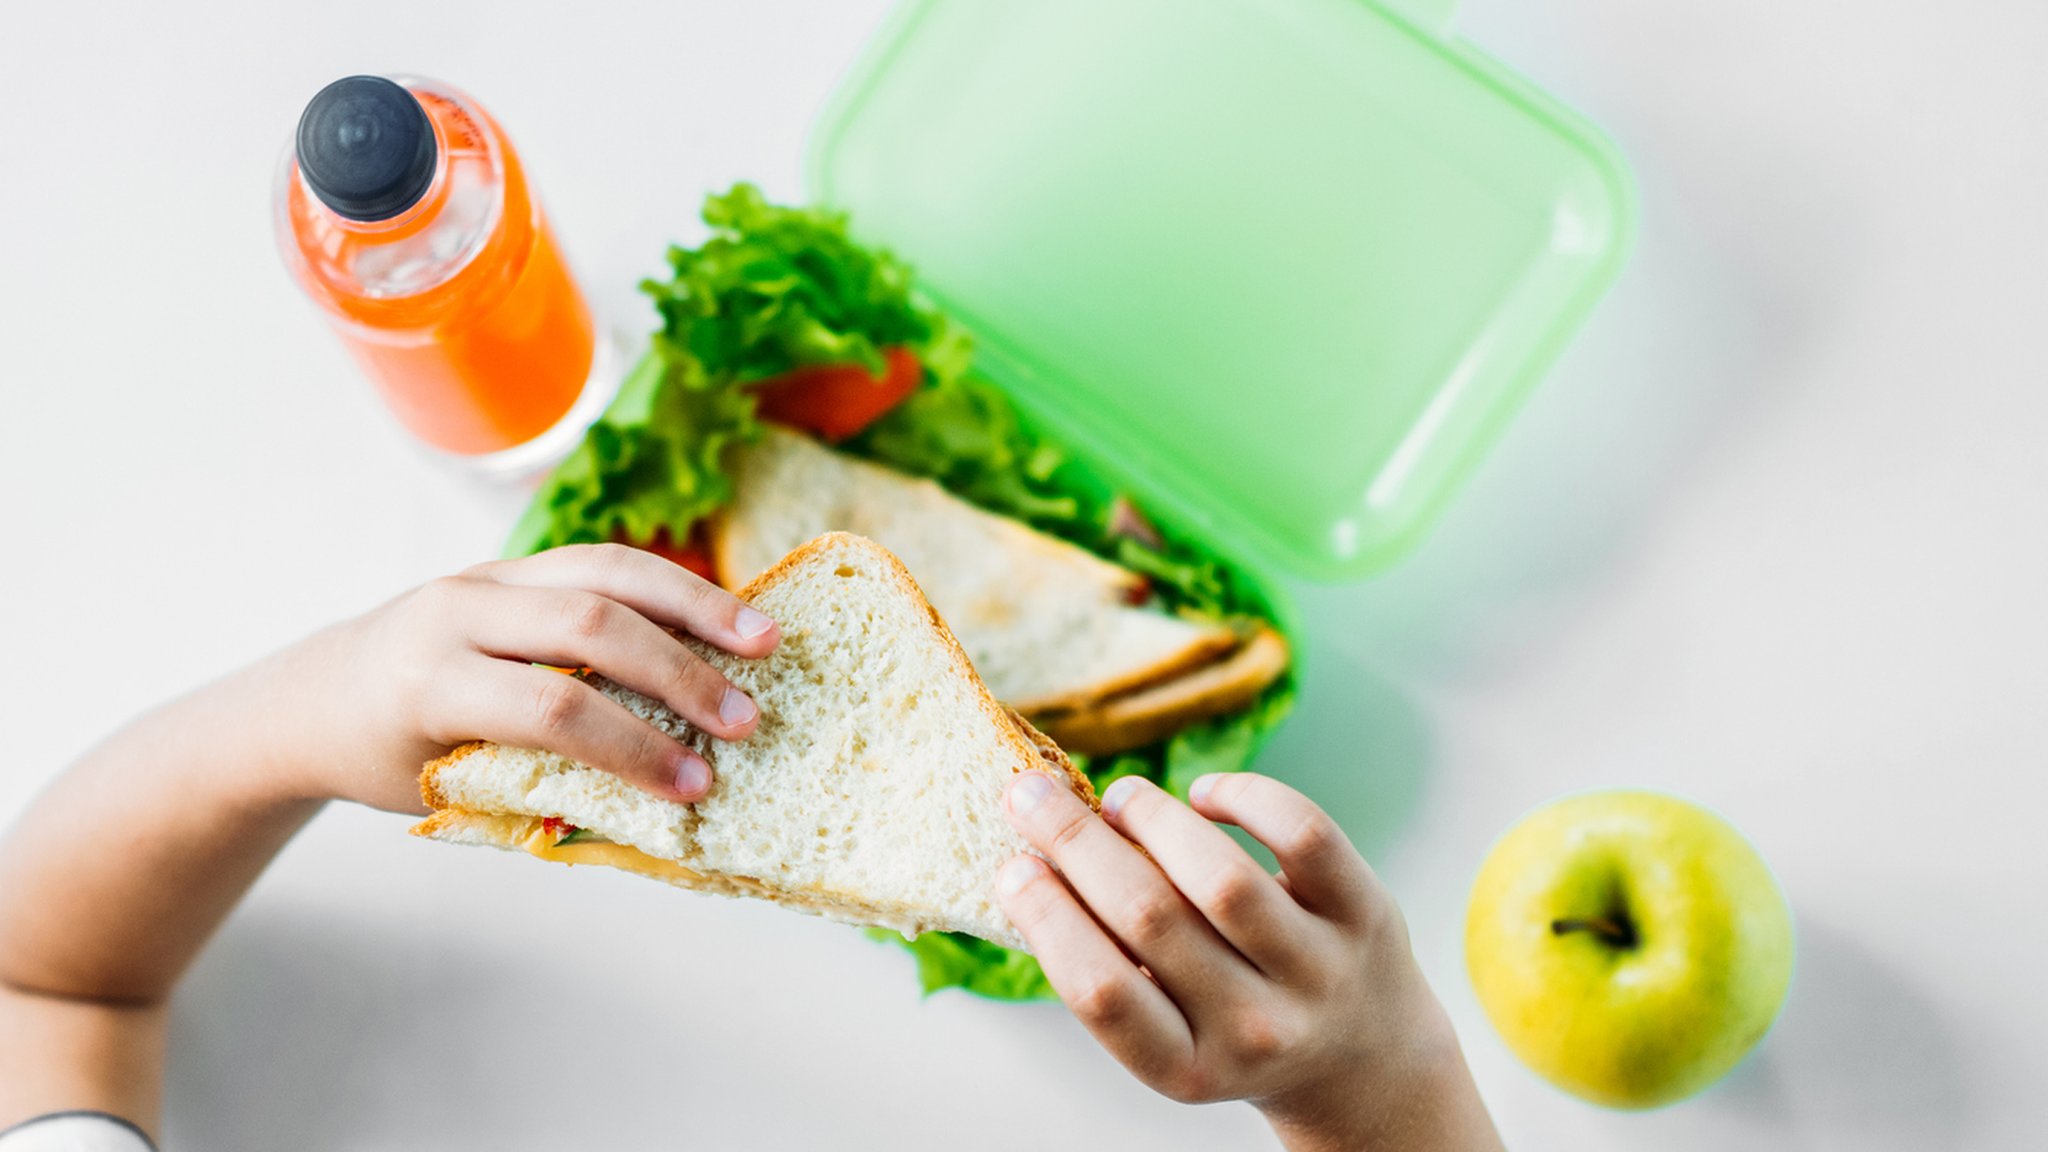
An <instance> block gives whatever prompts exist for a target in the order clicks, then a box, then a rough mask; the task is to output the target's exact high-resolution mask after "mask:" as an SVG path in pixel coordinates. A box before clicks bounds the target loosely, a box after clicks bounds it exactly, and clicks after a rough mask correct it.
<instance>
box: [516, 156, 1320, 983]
mask: <svg viewBox="0 0 2048 1152" xmlns="http://www.w3.org/2000/svg"><path fill="white" fill-rule="evenodd" d="M704 222H705V223H706V224H707V225H709V226H710V228H711V237H710V238H709V239H708V240H706V241H705V242H704V243H703V244H701V245H699V246H698V247H696V248H682V247H676V248H671V249H670V250H669V253H668V262H669V267H670V273H671V274H670V276H669V278H668V279H666V280H649V281H647V282H646V283H644V284H642V285H641V288H642V290H643V291H644V292H646V293H647V294H648V295H649V296H650V297H652V299H653V300H654V304H655V309H656V311H657V312H658V313H659V314H660V316H661V328H660V330H659V331H658V332H656V333H655V335H654V337H653V340H652V342H651V344H650V347H649V349H648V353H647V355H646V357H645V358H644V359H643V360H642V361H641V362H640V364H639V366H638V367H637V368H635V370H634V371H633V373H632V374H631V375H630V376H629V377H628V378H627V380H626V381H625V382H624V384H623V385H622V386H621V388H620V391H619V395H618V397H617V398H616V399H615V400H614V401H613V403H612V405H611V407H610V409H609V410H608V411H606V413H605V414H604V416H603V417H602V418H601V419H600V420H599V421H598V422H597V423H596V424H594V425H592V427H591V428H590V430H589V432H588V433H587V434H586V435H585V436H584V438H583V441H582V443H581V444H579V445H578V446H577V448H576V449H575V451H574V452H572V453H571V454H570V455H569V457H568V458H567V459H565V460H564V461H563V462H562V463H561V464H560V465H559V466H558V467H556V468H555V470H554V471H553V472H552V473H551V474H550V475H549V476H548V478H547V479H546V480H545V481H544V482H543V484H542V486H541V488H540V491H539V492H537V493H536V494H535V496H534V499H533V501H532V503H531V504H530V505H529V506H528V508H527V511H526V514H525V515H524V516H523V517H522V518H521V519H520V522H519V524H518V526H517V527H516V528H515V529H514V531H513V533H512V538H511V540H510V542H509V543H508V546H507V552H508V553H509V554H513V555H524V554H527V553H530V552H536V551H539V550H541V549H544V548H551V547H555V546H557V545H562V544H574V543H586V542H594V541H603V540H610V539H617V538H624V539H629V540H633V541H636V542H645V541H647V540H649V539H651V538H652V537H653V536H654V535H655V533H656V532H657V531H661V530H666V531H667V532H668V534H669V536H670V538H671V539H674V540H682V539H684V538H686V537H687V535H688V533H689V530H690V529H691V527H692V526H693V525H695V524H696V522H697V521H698V520H699V519H701V518H702V517H704V516H706V515H708V514H709V513H711V512H712V511H715V510H716V509H717V508H718V507H719V506H720V505H721V504H723V503H724V502H725V501H727V500H728V499H730V498H731V494H732V484H731V480H730V478H729V477H728V476H727V474H726V472H725V471H724V469H723V466H722V464H721V459H722V457H723V454H724V452H725V449H726V447H727V446H728V445H730V444H732V443H734V442H735V441H745V440H750V439H752V438H753V437H755V436H756V435H758V432H759V422H758V419H757V418H756V416H755V411H754V407H755V405H754V400H753V397H752V396H751V394H750V393H749V392H748V390H747V385H749V384H752V383H755V382H758V381H761V380H767V379H772V378H774V377H776V376H779V375H782V374H783V373H785V372H788V371H790V370H791V369H793V368H798V367H802V366H805V365H809V364H824V363H860V364H863V365H865V366H867V368H868V369H869V370H870V371H876V370H879V369H880V368H881V366H882V363H883V361H882V354H883V350H884V349H887V348H891V347H898V346H901V347H906V348H909V349H910V350H911V351H912V352H914V353H915V354H916V356H917V358H918V361H919V363H920V364H921V365H922V366H923V368H924V379H923V382H922V384H921V385H920V387H919V389H918V391H916V392H914V393H913V394H912V395H911V396H910V397H909V398H907V399H906V400H905V401H904V402H903V403H902V404H900V405H898V406H897V407H896V408H895V409H894V410H892V411H890V412H889V413H887V414H886V415H884V416H883V417H882V418H881V419H880V420H878V421H876V422H875V423H874V424H873V425H872V426H870V427H869V428H867V429H866V430H865V431H863V432H861V433H860V434H859V435H857V436H855V437H853V438H852V439H850V440H848V441H847V442H845V443H843V444H841V445H839V448H840V449H841V450H842V451H845V452H849V453H852V454H854V455H857V456H863V457H866V458H868V459H871V460H874V461H877V462H879V463H883V464H887V465H889V466H890V467H892V468H895V469H897V470H899V471H902V472H906V473H909V474H912V475H917V476H927V477H931V478H932V479H934V480H937V481H938V482H939V483H940V484H941V485H943V486H944V487H946V488H947V489H948V490H949V491H952V492H953V493H955V494H956V495H959V496H960V497H962V498H963V499H966V500H968V501H970V502H972V503H974V504H977V505H980V506H981V507H983V508H987V509H989V510H990V511H993V512H998V513H1001V514H1003V515H1005V516H1010V517H1014V518H1016V519H1018V520H1021V521H1024V522H1025V523H1028V524H1030V525H1032V526H1033V527H1036V528H1038V529H1040V530H1041V531H1044V532H1048V533H1051V534H1053V535H1056V536H1059V537H1061V538H1063V539H1066V540H1070V541H1072V542H1074V543H1076V544H1078V545H1080V546H1081V547H1083V548H1086V549H1088V550H1090V551H1092V552H1095V553H1096V554H1098V555H1100V556H1103V557H1105V558H1107V559H1110V560H1113V561H1115V562H1116V563H1119V564H1122V565H1124V566H1125V567H1127V568H1130V569H1131V570H1133V571H1135V572H1138V573H1140V574H1142V575H1143V576H1145V577H1146V578H1147V580H1148V581H1150V584H1151V589H1152V592H1153V593H1154V595H1155V596H1156V597H1157V598H1158V601H1159V603H1160V604H1161V605H1162V606H1163V607H1165V608H1166V609H1167V610H1169V611H1180V612H1187V613H1194V614H1199V615H1202V616H1206V617H1212V618H1222V619H1226V620H1239V621H1245V622H1249V621H1253V620H1271V619H1273V618H1274V611H1273V608H1272V606H1271V605H1270V604H1269V603H1268V602H1267V601H1266V599H1265V598H1264V596H1263V594H1262V593H1261V591H1260V589H1259V588H1258V586H1257V584H1256V583H1255V582H1254V581H1253V580H1251V579H1250V578H1249V577H1248V576H1246V575H1245V574H1244V573H1243V572H1241V571H1240V570H1239V569H1237V568H1236V567H1235V566H1233V565H1231V564H1229V563H1227V562H1226V561H1224V560H1223V559H1222V558H1221V557H1219V556H1217V555H1215V554H1214V553H1213V552H1211V551H1210V550H1208V549H1207V548H1205V547H1203V546H1202V545H1200V544H1199V543H1197V542H1195V541H1193V540H1190V539H1187V538H1185V537H1181V536H1178V535H1176V534H1174V533H1172V532H1171V531H1167V532H1164V533H1162V535H1161V538H1160V541H1159V543H1158V544H1157V545H1156V546H1155V545H1153V544H1149V543H1146V542H1143V541H1141V540H1138V539H1135V538H1133V537H1132V536H1131V535H1130V534H1128V533H1124V532H1120V531H1118V530H1117V528H1116V526H1115V524H1114V521H1113V516H1112V511H1113V504H1114V500H1115V496H1116V493H1115V492H1114V491H1113V490H1111V489H1110V488H1108V487H1107V486H1106V485H1105V484H1104V483H1102V481H1101V480H1100V479H1099V478H1098V477H1097V476H1096V475H1095V474H1094V473H1093V472H1092V471H1091V470H1089V469H1088V468H1087V467H1086V466H1085V465H1083V464H1082V463H1080V462H1079V461H1076V460H1075V459H1073V458H1072V457H1070V456H1069V455H1068V454H1067V453H1066V452H1065V451H1064V450H1063V449H1062V448H1061V447H1060V446H1059V445H1058V444H1056V443H1054V442H1053V441H1051V440H1050V439H1048V438H1046V437H1044V436H1042V435H1040V434H1039V433H1038V432H1037V431H1036V430H1035V429H1033V428H1032V427H1030V426H1029V424H1028V423H1027V422H1026V421H1025V420H1024V419H1023V418H1022V416H1021V415H1020V414H1019V413H1018V412H1017V410H1016V409H1015V407H1013V406H1012V405H1011V404H1010V402H1009V401H1008V399H1006V398H1005V397H1004V395H1003V394H1002V392H1001V391H1000V390H999V389H997V388H996V387H995V386H994V385H993V384H991V383H989V382H988V381H986V380H983V379H981V378H980V377H978V376H976V375H975V374H974V371H973V359H974V354H973V345H972V342H971V341H970V340H969V338H968V336H967V334H966V332H965V331H964V330H963V329H961V328H960V327H958V326H957V325H955V324H953V323H952V322H951V321H949V320H948V319H947V318H946V317H944V316H942V315H940V314H939V313H938V312H937V311H936V310H934V309H932V308H931V307H930V306H929V305H927V304H925V303H924V302H922V301H920V300H919V299H918V298H917V297H916V296H915V294H914V289H913V279H912V274H911V271H910V269H909V267H908V266H906V265H905V264H903V263H902V262H901V261H899V260H897V259H896V258H895V257H894V256H892V255H890V254H889V253H887V252H885V251H881V250H878V249H872V248H867V247H864V246H862V245H860V244H858V243H857V242H855V241H854V240H853V239H851V237H850V236H849V234H848V232H847V222H846V219H845V217H844V216H842V215H840V214H837V213H833V212H829V211H824V210H820V209H804V208H785V207H779V206H776V205H772V204H769V203H767V202H766V201H765V200H764V199H763V198H762V197H761V194H760V193H759V192H758V191H757V190H755V189H754V188H753V187H752V186H751V185H747V184H740V185H736V186H735V187H734V188H733V189H732V190H731V191H729V192H727V193H725V194H723V195H715V196H712V197H710V198H709V199H708V200H707V201H706V202H705V205H704ZM1294 694H1295V688H1294V683H1293V678H1292V676H1288V677H1284V678H1282V680H1281V681H1280V682H1279V683H1277V684H1275V685H1274V686H1273V687H1271V688H1269V689H1268V690H1267V691H1266V693H1265V695H1264V696H1263V697H1261V699H1260V700H1259V701H1258V703H1257V704H1255V705H1254V706H1253V707H1252V708H1250V709H1248V710H1246V711H1245V712H1242V713H1239V714H1237V715H1234V716H1226V717H1222V718H1219V719H1216V720H1212V721H1209V722H1207V723H1203V724H1199V725H1195V726H1193V727H1191V728H1188V729H1186V730H1184V731H1182V732H1180V733H1179V734H1177V735H1175V736H1174V737H1172V738H1171V739H1169V740H1167V741H1164V742H1162V743H1159V744H1155V745H1152V746H1150V747H1146V748H1139V749H1135V750H1133V751H1129V752H1124V753H1120V754H1118V755H1116V756H1112V757H1106V758H1101V759H1100V760H1097V761H1089V760H1087V759H1086V758H1083V757H1078V756H1077V757H1075V762H1076V764H1077V765H1079V766H1080V767H1081V768H1082V770H1083V771H1085V772H1087V773H1088V775H1089V778H1090V780H1091V781H1092V782H1093V783H1094V784H1095V786H1096V788H1097V789H1098V790H1100V789H1102V788H1105V787H1107V786H1108V785H1109V784H1110V783H1111V782H1112V781H1114V780H1116V779H1118V778H1120V777H1123V776H1143V777H1145V778H1147V779H1149V780H1152V781H1155V782H1157V783H1159V784H1160V785H1162V786H1164V787H1166V788H1167V789H1169V790H1170V791H1172V792H1174V793H1175V794H1176V795H1180V796H1183V797H1185V796H1186V794H1187V786H1188V784H1189V783H1191V782H1192V781H1193V780H1194V779H1195V778H1196V777H1198V776H1201V775H1204V774H1206V773H1210V772H1235V771H1241V770H1242V769H1244V768H1245V767H1246V766H1247V765H1248V764H1249V763H1250V762H1251V759H1252V757H1253V755H1254V754H1255V753H1256V752H1257V750H1258V746H1259V744H1260V743H1261V741H1262V740H1263V738H1264V736H1265V734H1266V733H1267V732H1269V731H1271V729H1272V728H1273V727H1274V726H1275V725H1277V724H1278V723H1279V722H1280V720H1281V718H1282V717H1283V716H1284V715H1285V714H1286V713H1287V711H1288V709H1289V708H1290V707H1291V705H1292V703H1293V700H1294ZM870 935H872V936H874V937H875V938H876V939H883V940H890V941H894V942H896V943H898V944H901V945H902V946H903V947H904V948H906V949H907V950H909V952H910V953H911V955H912V956H914V957H915V958H916V962H917V971H918V979H919V982H920V983H921V984H922V985H923V987H924V990H925V991H926V992H927V993H930V992H934V991H937V990H938V989H941V988H950V987H957V988H963V989H965V990H967V991H969V992H973V993H976V994H978V995H982V996H989V997H993V998H997V999H1005V1000H1028V999H1038V998H1044V997H1048V996H1051V995H1052V989H1051V987H1050V985H1048V984H1047V983H1046V981H1045V976H1044V973H1043V972H1041V971H1040V970H1039V967H1038V964H1037V962H1036V961H1034V960H1033V959H1032V958H1031V957H1029V956H1026V955H1024V954H1022V953H1019V952H1012V951H1010V950H1009V949H1006V948H1003V947H1001V946H999V945H996V944H991V943H989V942H987V941H985V940H979V939H976V938H974V937H971V936H963V935H959V934H955V933H943V932H933V933H926V934H924V935H922V936H920V937H918V938H917V939H916V940H905V939H903V937H901V936H900V935H898V934H896V933H894V932H886V931H875V932H871V933H870Z"/></svg>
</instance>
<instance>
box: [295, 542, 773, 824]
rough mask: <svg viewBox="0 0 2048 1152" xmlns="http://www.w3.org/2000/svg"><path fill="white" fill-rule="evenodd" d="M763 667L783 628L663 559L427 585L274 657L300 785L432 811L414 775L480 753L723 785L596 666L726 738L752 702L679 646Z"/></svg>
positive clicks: (581, 551) (750, 717)
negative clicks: (486, 744)
mask: <svg viewBox="0 0 2048 1152" xmlns="http://www.w3.org/2000/svg"><path fill="white" fill-rule="evenodd" d="M667 629H675V630H677V631H679V632H685V633H688V634H690V635H691V636H694V637H697V638H698V639H700V640H704V641H706V642H708V643H710V644H713V645H715V646H717V647H719V648H722V649H725V650H726V651H729V652H732V653H734V654H735V655H739V656H746V657H760V656H765V655H767V654H768V653H769V652H770V651H772V650H773V649H774V648H775V645H776V643H777V641H778V639H779V636H778V634H777V631H776V628H775V623H774V621H772V620H770V619H768V617H766V616H764V615H762V614H761V613H760V612H758V611H756V610H754V609H753V608H750V607H748V606H747V605H746V604H744V603H742V602H741V601H740V600H739V599H738V598H737V597H735V596H733V595H732V594H731V593H729V592H726V591H724V590H723V589H721V588H719V587H718V586H717V585H715V584H712V583H710V582H708V581H706V580H703V579H701V578H699V577H698V576H696V575H694V574H692V573H691V572H689V571H687V570H686V569H684V568H681V567H679V566H678V565H675V564H672V563H670V562H668V561H667V560H664V559H662V558H660V557H658V556H655V555H653V554H651V553H648V552H644V551H642V550H640V549H637V548H629V547H626V546H624V545H620V544H597V545H576V546H571V547H566V548H557V549H554V550H552V551H548V552H543V553H540V554H539V555H535V556H529V557H526V558H524V559H519V560H502V561H495V562H492V563H488V564H479V565H477V566H476V567H474V568H470V569H468V570H466V571H464V572H462V573H460V574H459V575H455V576H449V577H444V578H442V579H439V580H435V581H433V582H431V583H428V584H425V585H423V586H421V587H419V588H416V589H414V590H413V591H411V592H408V593H406V594H405V595H403V596H400V597H398V598H397V599H396V600H393V601H391V602H390V603H388V604H385V605H384V606H383V607H381V608H378V609H376V610H374V611H372V612H370V613H369V614H367V615H365V616H361V617H358V618H357V619H354V620H350V621H347V622H345V623H342V624H339V625H336V626H335V627H333V628H330V629H328V630H327V631H325V632H322V633H320V634H318V635H316V636H314V637H312V638H311V639H309V640H308V641H306V642H305V643H304V644H302V645H300V646H298V647H297V648H294V649H290V650H287V652H285V653H283V654H281V655H280V657H279V660H281V661H282V662H283V667H282V668H274V669H273V671H274V672H275V673H276V674H277V675H281V676H283V677H284V678H286V680H287V681H288V682H289V689H288V699H290V700H291V701H292V706H291V707H289V708H287V709H285V710H284V711H286V712H288V713H289V714H290V717H289V719H288V720H287V721H286V722H287V723H289V724H290V725H291V727H292V729H293V732H292V734H291V737H290V739H289V743H291V745H292V746H293V747H294V749H295V753H296V754H295V756H294V757H293V760H294V761H295V762H294V763H293V765H292V769H293V770H294V771H295V772H296V774H297V778H298V781H299V783H300V785H301V790H302V791H303V792H304V793H306V794H308V795H313V796H319V797H323V798H324V797H327V796H335V797H340V798H342V799H348V800H355V801H357V802H360V803H363V804H368V805H371V806H373V807H376V808H383V809H386V810H389V811H394V812H419V811H421V810H422V808H421V804H420V796H419V786H418V783H417V781H418V777H419V771H420V766H421V765H422V764H423V763H425V762H426V761H428V760H431V759H433V758H434V757H436V756H440V755H443V754H444V753H446V752H447V751H448V750H449V749H450V748H452V747H454V746H456V745H458V744H461V743H464V742H465V741H469V740H494V741H498V742H501V743H507V744H517V745H523V746H526V747H539V748H547V749H550V750H552V751H556V752H560V753H562V754H564V755H567V756H572V757H575V758H576V759H577V760H580V761H583V762H584V763H587V764H590V765H592V766H594V767H598V768H603V769H606V770H608V771H611V772H614V773H617V774H618V775H619V776H620V777H621V778H623V779H625V780H626V781H627V782H628V783H631V784H634V785H636V786H638V787H640V788H643V789H645V790H646V791H648V792H651V793H653V794H655V795H657V796H660V797H663V798H665V799H673V800H681V801H691V800H697V799H700V798H702V797H703V796H704V794H705V792H706V791H707V790H708V789H709V788H710V786H711V770H710V767H709V766H708V765H707V764H706V763H705V762H704V759H703V757H701V756H698V755H697V754H696V753H694V752H691V751H690V750H689V749H688V748H686V747H684V746H683V745H682V744H680V743H678V742H677V741H676V740H674V739H672V738H670V737H668V736H666V735H664V734H662V733H661V732H660V731H659V730H657V729H656V728H654V727H653V726H652V725H650V724H648V723H647V722H646V721H644V720H641V719H640V718H638V717H636V716H634V715H633V714H632V713H631V712H628V711H627V710H626V709H624V708H622V707H620V706H619V705H618V704H616V703H614V702H612V701H611V700H609V699H607V698H606V697H605V696H604V695H603V694H601V693H599V692H598V691H597V690H596V689H594V688H591V687H590V686H589V685H587V684H584V683H583V682H581V681H580V680H577V679H575V678H573V677H570V676H565V675H563V674H561V673H559V672H555V671H552V670H550V669H548V668H541V667H535V666H534V665H536V664H545V665H552V666H554V667H559V668H585V667H587V668H590V669H593V670H594V671H596V672H598V673H600V674H602V675H604V676H605V677H606V678H607V679H610V680H613V681H615V682H617V683H619V684H621V685H623V686H625V687H627V688H631V689H633V690H634V691H636V692H640V693H642V694H644V695H646V696H649V697H652V698H653V699H656V700H659V701H661V702H662V703H664V704H666V705H668V706H669V707H670V708H672V709H674V710H675V711H676V713H677V714H679V715H681V716H682V717H683V718H684V719H686V720H688V721H689V722H690V723H691V724H693V725H695V726H696V727H698V728H701V729H702V730H704V731H705V732H708V733H710V734H711V735H712V736H716V737H718V738H720V739H725V740H736V739H741V738H743V737H745V736H746V735H747V734H749V733H750V732H752V731H753V729H754V725H755V721H756V719H757V718H758V715H759V712H758V709H757V708H756V707H755V705H754V702H753V701H752V700H749V699H748V698H747V697H746V696H745V695H744V694H743V693H741V692H740V691H739V689H737V688H734V687H733V686H732V685H731V684H729V683H728V682H727V681H726V679H725V677H724V676H722V675H720V674H719V673H718V671H717V670H716V669H714V668H712V667H711V666H710V665H709V664H706V663H705V662H704V661H703V660H701V659H699V658H698V657H697V656H696V655H695V654H693V653H692V652H691V651H690V650H689V649H688V648H686V647H685V646H683V645H682V644H681V643H680V642H678V641H677V640H676V638H675V637H674V636H671V635H670V634H669V632H668V631H667Z"/></svg>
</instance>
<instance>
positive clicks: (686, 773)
mask: <svg viewBox="0 0 2048 1152" xmlns="http://www.w3.org/2000/svg"><path fill="white" fill-rule="evenodd" d="M710 790H711V765H709V764H707V763H705V762H704V758H703V757H702V756H699V755H697V754H696V753H695V752H685V753H683V759H682V762H681V763H679V764H677V765H676V792H677V793H679V794H680V795H681V796H682V797H683V798H684V799H686V800H695V799H698V798H699V797H701V796H703V795H704V793H706V792H709V791H710Z"/></svg>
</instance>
